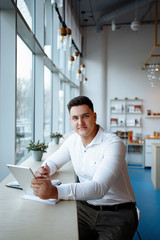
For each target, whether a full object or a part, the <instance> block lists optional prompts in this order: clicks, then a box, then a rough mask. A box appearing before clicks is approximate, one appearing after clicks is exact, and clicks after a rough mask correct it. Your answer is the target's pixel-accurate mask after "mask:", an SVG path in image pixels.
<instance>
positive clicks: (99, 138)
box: [81, 125, 104, 148]
mask: <svg viewBox="0 0 160 240" xmlns="http://www.w3.org/2000/svg"><path fill="white" fill-rule="evenodd" d="M98 126H99V125H98ZM103 132H104V129H103V128H102V127H101V126H99V129H98V132H97V134H96V136H95V137H94V138H93V139H92V141H91V142H90V143H89V144H88V145H87V146H86V148H87V147H91V146H92V145H95V144H100V143H101V142H102V138H103ZM81 143H82V140H81ZM82 145H83V143H82ZM83 147H84V145H83Z"/></svg>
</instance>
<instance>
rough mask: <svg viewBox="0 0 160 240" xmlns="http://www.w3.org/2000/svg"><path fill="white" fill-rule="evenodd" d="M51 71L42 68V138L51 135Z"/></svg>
mask: <svg viewBox="0 0 160 240" xmlns="http://www.w3.org/2000/svg"><path fill="white" fill-rule="evenodd" d="M51 90H52V88H51V71H50V70H49V69H48V68H47V67H46V66H44V126H43V129H44V137H45V138H46V137H49V136H50V133H51V101H52V91H51Z"/></svg>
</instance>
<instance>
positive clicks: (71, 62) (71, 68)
mask: <svg viewBox="0 0 160 240" xmlns="http://www.w3.org/2000/svg"><path fill="white" fill-rule="evenodd" d="M68 70H69V71H74V57H73V56H70V57H69V59H68Z"/></svg>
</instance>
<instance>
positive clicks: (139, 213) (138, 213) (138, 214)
mask: <svg viewBox="0 0 160 240" xmlns="http://www.w3.org/2000/svg"><path fill="white" fill-rule="evenodd" d="M136 210H137V216H138V224H139V221H140V217H141V212H140V210H139V208H138V207H136ZM137 235H138V237H139V239H140V240H142V238H141V236H140V233H139V231H138V227H137Z"/></svg>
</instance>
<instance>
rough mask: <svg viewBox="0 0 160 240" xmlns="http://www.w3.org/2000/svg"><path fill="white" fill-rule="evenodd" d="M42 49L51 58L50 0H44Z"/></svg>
mask: <svg viewBox="0 0 160 240" xmlns="http://www.w3.org/2000/svg"><path fill="white" fill-rule="evenodd" d="M44 37H45V38H44V51H45V53H46V54H47V55H48V57H49V58H51V45H52V6H51V1H50V0H45V22H44Z"/></svg>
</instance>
